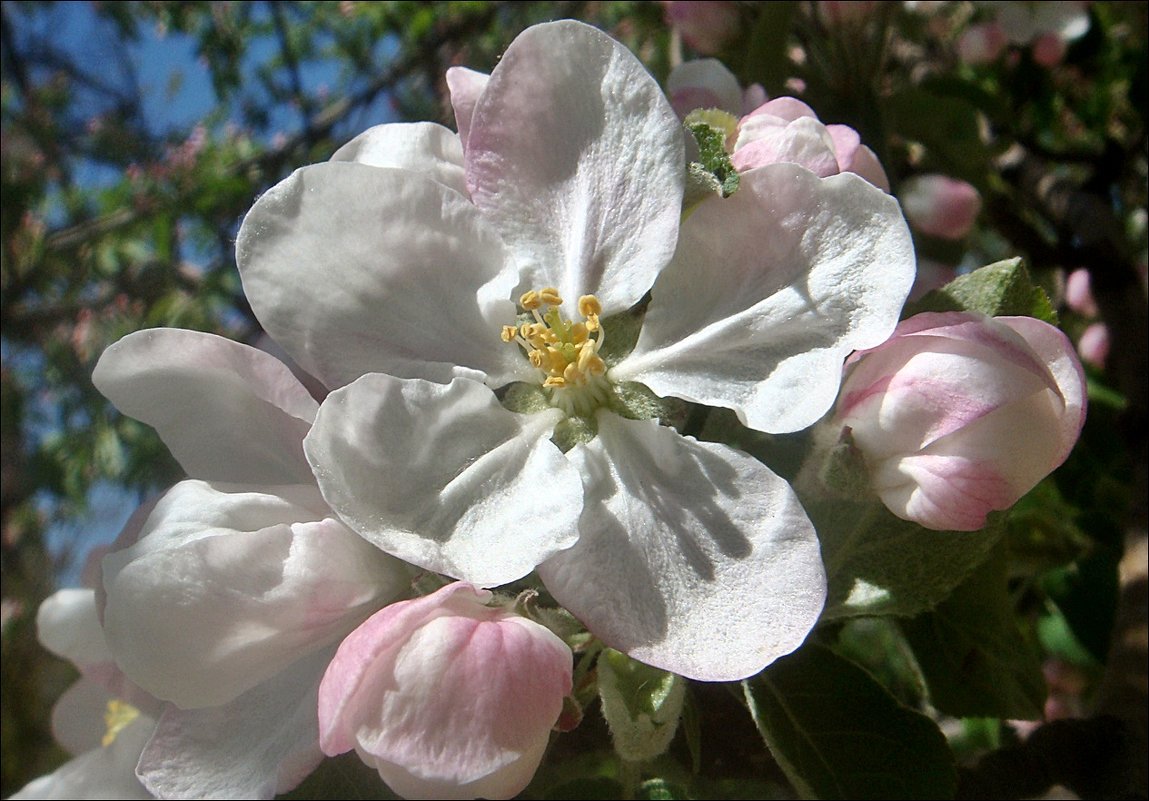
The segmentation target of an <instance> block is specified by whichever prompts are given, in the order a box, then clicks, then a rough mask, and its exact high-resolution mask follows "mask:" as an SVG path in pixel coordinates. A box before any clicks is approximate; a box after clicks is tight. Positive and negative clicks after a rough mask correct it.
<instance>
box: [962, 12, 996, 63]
mask: <svg viewBox="0 0 1149 801" xmlns="http://www.w3.org/2000/svg"><path fill="white" fill-rule="evenodd" d="M1008 44H1009V37H1008V36H1006V34H1005V31H1004V30H1002V27H1001V24H1000V23H998V22H997V21H996V20H993V21H991V22H982V23H978V24H976V25H970V26H969V27H968V28H966V29H965V30H964V31H962V34H961V36H959V37H958V40H957V53H958V58H960V59H961V60H962V61H963V62H965V63H966V64H972V65H975V66H976V65H980V64H989V63H991V62H993V61H996V60H997V57H998V56H1000V55H1001V54H1002V52H1003V51H1004V50H1005V48H1006V46H1007V45H1008Z"/></svg>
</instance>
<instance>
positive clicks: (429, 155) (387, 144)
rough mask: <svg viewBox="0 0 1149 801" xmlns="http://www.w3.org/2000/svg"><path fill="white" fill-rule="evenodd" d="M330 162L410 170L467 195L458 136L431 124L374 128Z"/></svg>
mask: <svg viewBox="0 0 1149 801" xmlns="http://www.w3.org/2000/svg"><path fill="white" fill-rule="evenodd" d="M331 160H332V161H355V162H358V163H360V164H367V165H369V166H372V167H391V168H395V169H402V170H410V171H411V172H416V173H420V174H422V175H425V176H426V177H428V178H430V179H431V180H433V181H438V182H439V183H441V184H443V186H447V187H450V188H451V189H454V190H455V191H456V192H459V193H460V194H463V195H466V194H467V181H466V178H465V177H464V175H463V147H462V145H460V144H459V137H458V135H456V134H455V132H454V131H452V130H450V129H449V128H444V127H443V126H442V125H438V124H436V123H433V122H394V123H389V124H387V125H376V126H375V127H374V128H368V129H367V130H366V131H364V132H363V133H361V134H359V136H357V137H355V138H354V139H352V140H351V141H350V142H348V143H347V144H345V145H344V146H343V147H341V148H339V149H338V150H336V151H335V153H334V155H332V156H331Z"/></svg>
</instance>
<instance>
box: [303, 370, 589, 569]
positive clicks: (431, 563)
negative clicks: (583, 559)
mask: <svg viewBox="0 0 1149 801" xmlns="http://www.w3.org/2000/svg"><path fill="white" fill-rule="evenodd" d="M561 417H562V413H561V412H559V411H558V410H557V409H556V410H554V411H553V412H551V413H547V412H542V413H539V414H534V415H520V414H515V413H513V412H509V411H507V410H506V409H504V408H503V407H502V406H500V405H499V402H498V400H496V398H495V396H494V394H493V393H492V392H491V391H490V390H489V389H487V388H486V387H484V386H483V385H482V384H479V383H477V382H474V381H470V380H468V379H462V378H460V379H455V380H454V381H452V382H451V383H450V384H449V385H443V384H433V383H430V382H427V381H419V380H410V381H404V380H400V379H397V378H393V377H391V376H387V375H383V374H372V375H366V376H364V377H363V378H361V379H359V380H358V381H356V382H355V383H353V384H351V385H350V386H348V387H345V388H343V389H341V390H337V391H335V392H333V393H331V395H330V396H328V398H327V400H326V401H324V403H323V406H322V407H320V409H319V416H318V417H317V418H316V422H315V428H314V429H312V432H311V434H310V436H308V438H307V441H306V442H305V443H304V447H305V448H306V450H307V455H308V458H309V459H311V463H312V466H313V467H314V468H315V475H316V477H317V478H318V480H319V486H320V489H322V490H323V494H324V497H325V498H326V499H327V501H328V502H329V503H330V504H331V507H332V508H333V509H335V510H336V511H337V512H338V513H339V516H340V517H341V518H343V520H345V521H346V522H347V524H348V525H349V526H351V527H352V528H354V529H355V530H356V531H358V532H359V533H360V534H361V535H362V536H364V537H366V538H367V539H368V540H370V541H371V542H373V543H375V544H376V545H378V546H379V547H380V548H382V549H383V550H385V551H387V552H388V553H391V554H394V555H395V556H398V557H399V558H401V559H404V560H406V561H408V562H411V563H413V564H416V565H419V566H421V567H424V568H427V569H428V570H434V571H435V572H437V573H445V574H447V575H449V576H454V577H455V578H461V579H465V580H466V581H471V582H473V583H475V584H480V585H484V586H495V585H498V584H506V583H507V582H510V581H514V580H515V579H518V578H521V577H522V576H524V575H526V574H527V573H529V572H530V571H531V570H532V569H534V567H535V565H537V564H538V563H539V562H541V561H543V560H544V559H546V558H547V557H549V556H550V555H552V554H553V553H555V552H556V551H559V550H562V549H563V548H566V547H568V546H569V545H570V544H571V543H572V542H573V541H574V539H575V538H576V537H577V532H576V530H575V521H576V520H577V519H578V514H579V509H580V508H581V505H582V486H581V483H580V481H579V478H578V474H577V473H576V472H575V471H574V468H572V467H571V466H570V464H569V463H568V462H567V460H566V459H564V458H563V455H562V453H561V452H560V451H559V450H558V448H556V447H555V446H554V444H552V443H551V442H550V439H549V438H550V436H551V432H552V430H553V429H554V426H555V423H556V422H558V420H559V419H561Z"/></svg>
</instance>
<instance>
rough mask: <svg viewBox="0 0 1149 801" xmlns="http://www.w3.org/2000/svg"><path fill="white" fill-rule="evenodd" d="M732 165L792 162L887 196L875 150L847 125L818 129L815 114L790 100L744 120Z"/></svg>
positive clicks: (765, 107) (763, 108)
mask: <svg viewBox="0 0 1149 801" xmlns="http://www.w3.org/2000/svg"><path fill="white" fill-rule="evenodd" d="M731 161H732V162H733V164H734V166H735V168H737V169H738V171H739V172H745V171H746V170H751V169H754V168H755V167H761V166H763V165H766V164H777V163H780V162H791V163H794V164H799V165H801V166H803V167H805V168H806V169H808V170H810V171H811V172H814V173H816V174H817V175H819V176H821V177H823V178H825V177H827V176H830V175H837V174H838V173H840V172H853V173H857V174H858V175H860V176H862V177H863V178H865V179H866V180H867V181H869V182H870V183H872V184H873V185H874V186H876V187H878V188H879V189H883V190H885V191H887V192H888V191H890V182H889V179H888V178H886V172H885V170H883V169H882V165H881V164H880V163H879V162H878V157H877V156H876V155H874V151H872V150H870V148H868V147H866V146H865V145H863V144H862V142H861V138H860V137H859V136H858V132H857V131H855V130H854V129H853V128H851V127H849V126H848V125H823V124H822V122H821V121H820V120H819V119H818V115H817V114H815V113H814V110H813V109H811V108H810V107H809V106H807V105H806V104H805V103H803V102H802V101H801V100H798V99H797V98H793V97H776V98H774V99H773V100H770V101H768V102H766V103H763V104H762V105H761V106H759V107H758V108H756V109H755V110H754V111H752V112H750V113H749V114H747V115H746V116H745V117H743V118H742V119H741V120H740V121H739V123H738V139H737V141H736V142H735V144H734V152H733V153H732V155H731Z"/></svg>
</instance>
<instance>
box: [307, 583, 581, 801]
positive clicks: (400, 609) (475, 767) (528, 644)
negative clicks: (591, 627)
mask: <svg viewBox="0 0 1149 801" xmlns="http://www.w3.org/2000/svg"><path fill="white" fill-rule="evenodd" d="M490 598H491V593H490V592H489V591H487V590H482V589H478V588H476V587H474V586H473V585H471V584H466V583H462V582H459V583H455V584H449V585H448V586H446V587H444V588H443V589H441V590H439V591H438V592H435V593H433V594H431V595H428V596H426V597H424V598H418V599H415V600H412V601H401V602H399V603H394V604H391V605H390V606H388V607H385V608H384V609H383V610H381V611H380V612H378V613H376V614H375V615H374V616H372V617H371V618H369V619H368V620H367V621H366V622H365V623H363V625H361V626H360V627H359V628H358V629H356V630H355V631H354V632H352V633H351V634H350V635H349V636H348V637H347V639H345V640H344V641H343V644H342V645H340V646H339V651H338V652H337V653H336V655H335V658H334V659H333V660H332V661H331V664H330V665H329V666H328V668H327V673H326V675H325V676H324V677H323V681H322V683H321V684H320V687H319V730H320V746H321V747H322V749H323V751H324V753H326V754H328V755H329V756H334V755H336V754H341V753H344V752H345V751H349V750H351V749H352V748H354V749H355V750H356V751H357V752H358V754H359V756H360V758H361V759H362V760H363V761H364V762H365V763H367V764H368V765H371V766H372V767H374V768H375V769H376V770H378V771H379V775H380V776H381V777H382V778H383V781H385V782H386V783H387V785H388V786H389V787H390V788H391V789H392V790H394V791H395V792H396V793H398V794H399V795H401V796H403V797H404V798H444V799H449V798H478V797H482V798H496V799H497V798H511V797H512V796H514V795H516V794H517V793H519V792H520V791H521V790H522V789H523V788H524V787H526V785H527V784H528V782H530V780H531V777H532V776H533V775H534V772H535V769H536V768H537V767H538V765H539V762H540V760H541V759H542V756H543V751H544V750H545V749H546V746H547V740H548V737H549V735H550V732H551V728H552V727H553V726H554V724H555V722H556V721H557V720H558V718H559V715H560V713H561V712H562V707H563V698H564V697H566V696H567V695H568V694H569V693H570V690H571V652H570V649H569V648H567V646H566V645H565V644H564V643H563V641H562V640H561V639H559V638H558V636H556V635H555V634H554V633H552V632H551V631H550V630H549V629H547V628H545V627H543V626H541V625H539V624H537V623H535V622H533V621H531V620H528V619H526V618H524V617H520V616H518V615H516V614H514V613H513V612H511V611H509V610H507V609H505V608H501V607H491V606H487V605H486V603H487V602H488V601H489V600H490Z"/></svg>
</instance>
